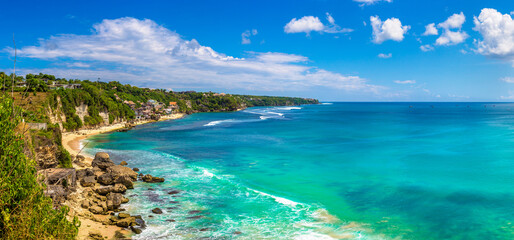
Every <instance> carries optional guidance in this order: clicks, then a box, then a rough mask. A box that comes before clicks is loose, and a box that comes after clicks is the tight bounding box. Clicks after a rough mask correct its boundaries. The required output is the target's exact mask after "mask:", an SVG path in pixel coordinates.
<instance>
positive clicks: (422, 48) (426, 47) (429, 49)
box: [419, 44, 434, 52]
mask: <svg viewBox="0 0 514 240" xmlns="http://www.w3.org/2000/svg"><path fill="white" fill-rule="evenodd" d="M419 49H421V51H423V52H428V51H432V50H434V47H432V46H431V45H430V44H425V45H421V46H420V47H419Z"/></svg>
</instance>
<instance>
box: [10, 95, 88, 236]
mask: <svg viewBox="0 0 514 240" xmlns="http://www.w3.org/2000/svg"><path fill="white" fill-rule="evenodd" d="M20 113H21V109H20V108H19V107H17V106H14V103H13V99H12V98H10V97H9V96H6V95H4V96H2V97H0V239H74V238H75V237H76V236H77V233H78V226H79V224H80V223H79V222H78V220H77V218H73V219H72V220H71V221H69V220H68V219H67V214H68V210H69V209H68V208H67V207H60V208H58V209H53V204H52V200H51V199H50V198H48V197H46V196H45V195H44V193H43V190H44V186H41V185H40V184H39V183H38V181H37V179H36V168H35V162H34V161H33V160H32V159H30V158H28V157H27V156H26V155H25V154H24V149H25V150H27V148H28V147H29V146H30V143H29V142H28V141H27V138H26V137H25V136H24V135H23V134H21V133H19V132H17V129H18V127H19V124H20V122H21V115H20ZM18 131H19V130H18ZM48 133H49V132H47V133H42V135H43V136H44V135H45V134H48ZM52 136H53V133H52Z"/></svg>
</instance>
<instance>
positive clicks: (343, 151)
mask: <svg viewBox="0 0 514 240" xmlns="http://www.w3.org/2000/svg"><path fill="white" fill-rule="evenodd" d="M89 141H90V143H89V144H88V145H87V146H88V149H87V151H88V152H89V153H94V152H96V151H100V150H101V151H107V152H108V153H109V154H110V155H111V156H112V158H113V160H114V161H115V162H120V161H122V160H126V161H127V162H128V163H129V166H130V167H138V168H140V169H141V171H142V172H143V173H150V174H152V175H154V176H162V177H164V178H165V179H166V181H165V182H164V183H162V184H148V183H141V182H138V183H137V184H136V185H135V189H134V190H131V191H129V193H128V195H129V196H131V197H130V199H131V201H130V203H128V204H126V205H124V207H125V208H126V209H127V210H128V211H129V212H130V213H132V214H141V215H142V216H143V217H144V218H145V220H146V221H147V224H148V226H147V228H146V229H145V230H144V231H143V234H141V235H139V236H136V238H142V239H144V238H155V237H161V238H163V239H198V238H201V237H210V238H215V239H340V238H355V239H514V104H499V103H495V104H493V103H334V104H323V105H307V106H300V107H270V108H250V109H247V110H244V111H240V112H233V113H201V114H193V115H190V116H187V117H186V118H184V119H180V120H175V121H167V122H159V123H153V124H147V125H143V126H138V127H137V128H135V129H134V130H132V131H128V132H124V133H121V132H120V133H111V134H103V135H98V136H95V137H94V138H91V139H90V140H89ZM172 190H179V191H181V192H180V193H178V194H168V192H170V191H172ZM154 207H160V208H162V209H163V211H164V214H161V215H156V214H152V213H151V209H152V208H154ZM198 211H200V212H198ZM149 215H153V216H152V217H149ZM172 220H173V221H172Z"/></svg>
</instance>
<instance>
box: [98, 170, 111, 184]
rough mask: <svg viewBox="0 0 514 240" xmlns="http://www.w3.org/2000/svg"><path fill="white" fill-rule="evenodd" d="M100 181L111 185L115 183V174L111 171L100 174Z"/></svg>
mask: <svg viewBox="0 0 514 240" xmlns="http://www.w3.org/2000/svg"><path fill="white" fill-rule="evenodd" d="M98 182H99V183H100V184H102V185H111V184H113V183H114V176H113V175H112V174H111V173H104V174H102V175H100V176H98Z"/></svg>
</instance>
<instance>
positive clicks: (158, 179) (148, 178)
mask: <svg viewBox="0 0 514 240" xmlns="http://www.w3.org/2000/svg"><path fill="white" fill-rule="evenodd" d="M141 179H142V180H143V182H147V183H157V182H164V178H161V177H154V176H152V175H150V174H146V175H144V176H143V177H142V178H141Z"/></svg>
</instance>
